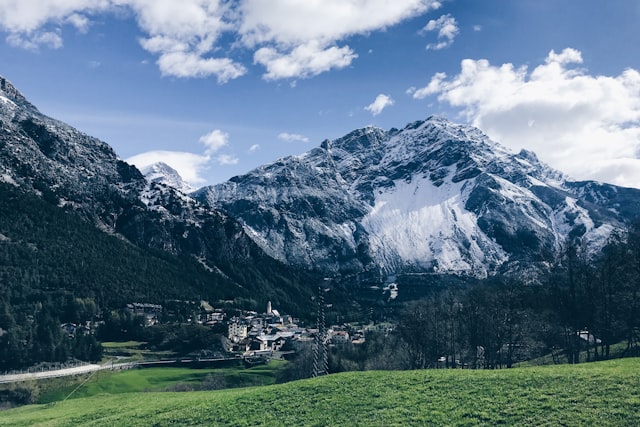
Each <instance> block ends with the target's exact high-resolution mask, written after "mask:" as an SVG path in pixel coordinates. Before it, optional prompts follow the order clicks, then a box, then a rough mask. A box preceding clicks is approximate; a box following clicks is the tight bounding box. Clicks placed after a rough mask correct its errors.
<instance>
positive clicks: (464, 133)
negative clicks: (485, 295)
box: [193, 116, 640, 279]
mask: <svg viewBox="0 0 640 427" xmlns="http://www.w3.org/2000/svg"><path fill="white" fill-rule="evenodd" d="M611 188H614V187H613V186H609V185H603V186H596V185H590V184H589V183H575V182H572V181H570V180H568V179H567V178H566V177H565V176H564V175H563V174H562V173H561V172H558V171H555V170H553V169H551V168H550V167H548V166H547V165H545V164H544V163H542V162H540V161H539V160H538V158H537V157H536V155H535V154H534V153H532V152H529V151H526V150H522V151H520V152H519V153H513V152H511V151H510V150H508V149H507V148H505V147H503V146H501V145H500V144H498V143H497V142H495V141H492V140H491V139H490V138H488V137H487V136H486V135H485V134H484V133H482V132H481V131H480V130H479V129H477V128H474V127H471V126H467V125H462V124H456V123H452V122H450V121H448V120H446V119H444V118H442V117H438V116H432V117H429V118H427V119H426V120H420V121H415V122H412V123H410V124H408V125H407V126H405V127H404V128H403V129H401V130H397V129H391V130H389V131H384V130H382V129H379V128H375V127H366V128H362V129H358V130H355V131H353V132H351V133H349V134H347V135H345V136H344V137H341V138H337V139H334V140H326V141H324V142H322V144H321V145H320V147H318V148H316V149H313V150H311V151H309V152H307V153H305V154H303V155H301V156H295V157H288V158H285V159H281V160H279V161H277V162H274V163H272V164H269V165H265V166H262V167H260V168H258V169H256V170H254V171H252V172H250V173H248V174H247V175H244V176H239V177H235V178H233V179H232V181H229V182H226V183H222V184H219V185H216V186H213V187H208V188H204V189H200V190H198V191H197V192H195V193H193V195H194V197H196V198H197V199H199V200H200V201H202V202H203V203H206V204H209V205H210V206H212V207H217V208H223V209H224V210H225V211H227V212H229V213H230V214H232V215H234V216H236V217H237V218H239V219H240V220H241V221H242V222H243V224H244V226H245V229H246V230H247V232H248V234H249V235H250V236H252V238H253V239H254V240H255V241H256V242H257V243H258V244H259V245H260V246H261V247H262V248H263V249H264V250H265V251H266V252H267V253H269V254H270V255H272V256H274V257H275V258H278V259H280V260H282V261H285V262H288V263H290V264H294V265H298V266H302V267H304V268H309V269H317V270H320V271H322V272H323V273H325V274H335V275H343V276H344V275H353V274H356V275H359V276H360V277H362V276H363V275H364V276H367V275H368V277H370V278H372V279H374V278H376V277H377V278H380V277H384V276H385V275H387V274H397V273H406V272H418V273H455V274H464V275H471V276H476V277H482V276H486V275H488V274H492V273H494V272H497V271H522V270H523V269H526V268H529V266H534V267H531V268H533V269H538V270H539V269H541V268H544V267H545V265H549V263H550V262H553V261H554V260H555V257H557V256H558V255H559V253H560V252H561V249H562V247H563V245H564V243H565V241H566V240H567V239H574V240H575V239H579V240H582V241H584V242H589V244H591V245H593V246H594V248H597V247H598V246H601V245H603V244H604V242H605V241H606V239H607V237H608V236H609V235H610V233H611V232H613V231H614V230H624V228H625V227H626V225H625V224H628V223H629V222H630V221H631V220H632V219H634V217H635V216H638V215H640V206H639V203H638V202H635V203H633V204H631V205H630V207H629V208H628V209H626V208H625V207H624V206H626V205H627V203H628V202H627V199H628V197H639V192H637V191H630V192H628V191H627V192H626V193H625V194H624V195H623V194H622V193H621V192H620V189H617V190H615V191H612V190H611ZM625 191H626V190H625ZM585 195H588V197H585ZM625 209H626V210H625ZM623 210H625V211H624V212H623Z"/></svg>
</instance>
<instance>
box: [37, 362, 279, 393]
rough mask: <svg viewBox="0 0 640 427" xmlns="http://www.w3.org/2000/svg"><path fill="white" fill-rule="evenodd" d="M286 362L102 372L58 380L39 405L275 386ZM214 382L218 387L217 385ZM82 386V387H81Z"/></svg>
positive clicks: (48, 388)
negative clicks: (123, 395) (107, 396)
mask: <svg viewBox="0 0 640 427" xmlns="http://www.w3.org/2000/svg"><path fill="white" fill-rule="evenodd" d="M284 364H285V362H282V361H273V362H271V363H269V364H268V365H259V366H255V367H252V368H249V369H246V368H240V367H232V368H215V369H190V368H170V367H164V368H145V369H131V370H127V371H119V372H110V371H99V372H95V373H93V374H91V377H90V378H87V377H89V375H83V376H81V377H76V378H68V379H67V380H66V381H65V380H63V379H55V380H52V381H50V384H49V385H48V386H46V387H43V388H44V390H43V391H42V392H41V393H40V395H39V397H38V402H39V403H52V402H57V401H61V400H64V399H65V398H67V397H68V396H69V397H68V398H69V399H78V398H84V397H91V396H95V395H104V394H120V393H134V392H154V391H174V390H175V391H186V390H193V389H195V390H197V389H199V388H202V387H207V386H209V387H216V388H235V387H247V386H257V385H270V384H274V383H275V382H276V375H277V372H278V371H279V370H280V369H282V368H283V367H284ZM85 380H87V381H86V383H85V382H84V381H85ZM214 382H215V383H214ZM79 386H80V387H79Z"/></svg>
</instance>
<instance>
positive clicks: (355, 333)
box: [227, 302, 364, 356]
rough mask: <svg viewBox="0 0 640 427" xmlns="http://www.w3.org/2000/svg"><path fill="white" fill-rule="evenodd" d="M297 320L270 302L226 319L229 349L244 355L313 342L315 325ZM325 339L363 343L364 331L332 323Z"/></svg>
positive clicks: (342, 342)
mask: <svg viewBox="0 0 640 427" xmlns="http://www.w3.org/2000/svg"><path fill="white" fill-rule="evenodd" d="M298 323H299V320H298V319H294V318H292V317H291V316H289V315H281V314H280V313H279V312H278V310H275V309H273V308H272V306H271V302H269V303H268V304H267V310H266V311H265V312H264V313H257V312H253V311H249V312H245V313H243V314H242V315H240V316H236V317H233V318H231V319H229V321H228V334H227V338H228V339H229V348H228V350H229V351H232V352H241V353H243V354H244V355H245V356H253V355H256V356H257V355H261V354H268V355H274V354H277V353H286V352H288V351H291V352H293V351H295V350H296V349H297V348H298V347H299V346H300V345H304V344H305V343H307V344H309V343H312V342H313V341H314V340H315V339H316V335H317V334H318V329H315V328H302V327H300V326H299V325H298ZM325 341H326V342H327V343H328V344H334V345H335V344H344V343H348V342H351V343H354V344H362V343H364V331H362V330H355V329H354V328H352V327H351V326H350V325H341V326H337V325H336V326H331V327H329V328H328V329H327V334H326V337H325Z"/></svg>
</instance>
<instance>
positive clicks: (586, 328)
mask: <svg viewBox="0 0 640 427" xmlns="http://www.w3.org/2000/svg"><path fill="white" fill-rule="evenodd" d="M400 291H401V292H402V289H401V290H400ZM638 297H640V228H638V227H634V228H633V230H632V231H631V232H630V233H629V234H628V235H625V236H619V235H612V236H611V237H610V239H609V242H608V244H607V245H606V246H605V247H604V248H603V250H602V251H601V252H600V253H592V252H590V251H589V247H588V246H586V245H580V244H578V243H576V242H568V243H567V244H566V245H565V249H564V252H563V255H562V257H561V259H559V260H558V261H557V263H556V265H555V266H554V267H553V268H551V269H550V271H549V272H548V274H546V275H545V276H544V277H543V278H542V279H541V280H540V281H539V282H538V283H537V284H528V283H524V281H523V280H520V279H519V278H517V277H505V276H495V277H492V278H489V279H486V280H483V281H481V282H477V283H474V284H471V285H467V286H453V287H448V288H443V289H440V290H438V291H436V292H434V293H432V294H431V295H429V296H427V297H423V298H421V299H419V300H415V301H411V302H407V303H405V304H404V306H403V308H402V309H401V310H400V312H399V315H398V317H397V327H396V328H395V330H394V331H391V332H388V333H385V334H381V333H369V334H367V342H366V344H365V345H351V344H347V345H343V346H336V347H334V348H333V349H332V352H331V358H330V365H331V370H332V371H333V372H337V371H344V370H361V369H425V368H453V367H462V368H476V369H494V368H510V367H513V366H514V365H515V364H516V363H518V362H523V361H527V360H532V359H536V358H542V359H540V360H541V361H542V362H541V363H580V362H584V361H595V360H603V359H608V358H612V357H624V356H637V355H640V301H638ZM543 357H544V358H543Z"/></svg>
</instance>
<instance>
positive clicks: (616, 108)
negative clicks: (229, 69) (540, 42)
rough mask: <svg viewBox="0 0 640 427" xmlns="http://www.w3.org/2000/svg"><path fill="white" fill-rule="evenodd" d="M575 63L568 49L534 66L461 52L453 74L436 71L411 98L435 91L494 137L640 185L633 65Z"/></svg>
mask: <svg viewBox="0 0 640 427" xmlns="http://www.w3.org/2000/svg"><path fill="white" fill-rule="evenodd" d="M581 63H582V54H581V52H579V51H577V50H575V49H565V50H563V51H562V52H560V53H556V52H554V51H551V52H550V53H549V55H548V56H547V58H546V60H545V63H544V64H541V65H538V66H537V67H535V68H534V69H533V70H529V69H528V67H527V66H520V67H514V65H512V64H502V65H500V66H494V65H491V64H490V63H489V61H487V60H484V59H481V60H472V59H465V60H463V61H462V63H461V71H460V73H459V74H458V75H455V76H452V77H448V76H447V75H446V74H444V73H438V74H435V75H434V76H433V77H432V79H431V81H430V82H429V84H428V85H427V86H425V87H423V88H421V89H417V90H415V91H414V92H413V97H414V98H416V99H422V98H425V97H427V96H432V95H435V96H437V97H438V100H439V101H440V102H445V103H448V104H450V105H451V106H453V107H457V108H459V109H460V111H461V113H462V114H463V115H464V116H465V117H466V118H467V120H468V121H469V122H471V123H472V124H474V125H475V126H478V127H479V128H481V129H482V130H484V131H485V132H486V133H487V134H489V135H490V136H491V137H492V138H493V139H495V140H497V141H499V142H501V143H502V144H504V145H506V146H509V147H511V148H512V149H514V150H519V149H520V148H527V149H531V150H533V151H535V152H537V153H538V154H539V156H540V158H541V159H542V160H544V161H546V162H547V163H549V164H551V166H553V167H555V168H557V169H559V170H561V171H563V172H566V173H568V174H569V175H570V176H573V177H575V178H577V179H597V180H600V181H606V182H611V183H614V184H618V185H623V186H633V187H640V160H639V159H638V158H637V157H638V154H639V153H640V72H638V71H637V70H634V69H627V70H625V71H624V72H622V73H621V74H620V75H618V76H594V75H590V74H588V71H587V70H584V69H581V68H578V67H576V65H578V64H581Z"/></svg>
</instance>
